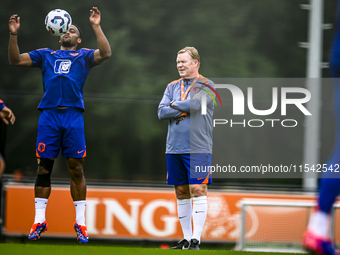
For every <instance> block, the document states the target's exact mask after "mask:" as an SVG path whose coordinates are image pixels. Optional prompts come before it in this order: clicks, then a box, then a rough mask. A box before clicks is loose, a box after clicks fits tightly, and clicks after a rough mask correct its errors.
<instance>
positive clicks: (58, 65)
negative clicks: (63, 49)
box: [54, 59, 71, 74]
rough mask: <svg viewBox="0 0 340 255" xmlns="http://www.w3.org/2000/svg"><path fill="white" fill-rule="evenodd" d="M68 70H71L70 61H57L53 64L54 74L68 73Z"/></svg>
mask: <svg viewBox="0 0 340 255" xmlns="http://www.w3.org/2000/svg"><path fill="white" fill-rule="evenodd" d="M70 69H71V60H69V59H57V60H56V61H55V63H54V73H55V74H62V73H69V72H70Z"/></svg>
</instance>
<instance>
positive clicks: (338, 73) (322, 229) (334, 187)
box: [303, 0, 340, 255]
mask: <svg viewBox="0 0 340 255" xmlns="http://www.w3.org/2000/svg"><path fill="white" fill-rule="evenodd" d="M330 65H331V76H332V77H335V78H336V79H334V92H335V93H334V95H335V97H334V99H335V113H336V125H337V137H336V143H335V147H334V150H333V155H332V156H331V158H330V159H329V161H328V162H327V168H328V169H329V171H327V172H325V173H324V175H323V176H322V177H323V178H322V180H321V188H320V191H319V197H318V199H317V210H316V211H315V212H314V213H313V214H312V215H311V217H310V220H309V223H308V227H307V230H306V232H305V234H304V237H303V246H304V247H305V249H306V250H308V251H310V252H311V253H316V254H319V255H333V254H335V253H336V251H335V248H334V244H333V242H332V240H331V238H330V229H329V227H330V214H331V209H332V206H333V204H334V202H335V199H336V197H337V196H338V195H339V193H340V176H339V173H336V172H333V171H330V169H336V168H338V167H339V165H340V80H339V78H340V0H339V1H338V8H337V21H336V26H335V35H334V38H333V45H332V49H331V56H330Z"/></svg>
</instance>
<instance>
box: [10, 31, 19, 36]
mask: <svg viewBox="0 0 340 255" xmlns="http://www.w3.org/2000/svg"><path fill="white" fill-rule="evenodd" d="M9 34H10V35H18V33H16V34H13V33H12V32H9Z"/></svg>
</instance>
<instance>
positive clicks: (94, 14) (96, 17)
mask: <svg viewBox="0 0 340 255" xmlns="http://www.w3.org/2000/svg"><path fill="white" fill-rule="evenodd" d="M90 14H91V16H90V18H89V19H90V23H91V24H92V25H99V24H100V17H101V15H100V11H99V10H98V8H97V7H92V10H90Z"/></svg>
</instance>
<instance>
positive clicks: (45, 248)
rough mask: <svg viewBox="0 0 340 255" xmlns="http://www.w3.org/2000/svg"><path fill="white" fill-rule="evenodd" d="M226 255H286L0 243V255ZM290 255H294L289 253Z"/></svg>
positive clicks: (278, 254) (275, 254)
mask: <svg viewBox="0 0 340 255" xmlns="http://www.w3.org/2000/svg"><path fill="white" fill-rule="evenodd" d="M183 252H184V253H185V254H202V255H203V254H228V255H280V254H286V255H287V253H275V252H242V251H226V250H200V251H182V250H164V249H156V248H142V247H139V248H138V247H130V248H129V247H128V246H125V247H122V246H116V245H114V246H110V245H105V246H91V245H81V244H79V245H64V244H60V245H53V244H18V243H0V254H1V255H17V254H18V255H19V254H20V255H37V254H48V255H75V254H79V255H80V254H81V255H112V254H124V255H154V254H155V255H159V254H160V255H162V254H166V255H171V254H176V255H177V254H183ZM291 255H295V254H293V253H291Z"/></svg>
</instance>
